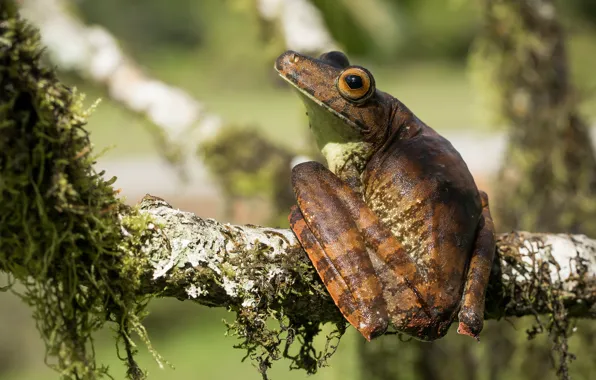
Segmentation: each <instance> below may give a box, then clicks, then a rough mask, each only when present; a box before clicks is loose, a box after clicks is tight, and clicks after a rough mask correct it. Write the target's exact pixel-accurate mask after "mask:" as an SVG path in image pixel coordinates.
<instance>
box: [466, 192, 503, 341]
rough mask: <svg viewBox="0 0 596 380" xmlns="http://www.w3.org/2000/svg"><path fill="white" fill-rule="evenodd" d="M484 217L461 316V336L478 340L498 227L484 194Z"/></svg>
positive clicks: (472, 258) (471, 262) (471, 263)
mask: <svg viewBox="0 0 596 380" xmlns="http://www.w3.org/2000/svg"><path fill="white" fill-rule="evenodd" d="M480 198H481V199H482V217H481V218H480V222H479V225H478V232H477V235H476V242H475V243H474V251H473V252H472V257H471V258H470V266H469V269H468V273H467V276H466V277H467V278H466V285H465V288H464V294H463V298H462V303H461V309H460V311H459V314H458V319H459V327H458V329H457V332H458V333H459V334H464V335H469V336H471V337H474V338H476V339H478V335H479V334H480V331H481V330H482V327H483V322H484V301H485V299H484V297H485V293H486V287H487V286H488V280H489V276H490V271H491V267H492V263H493V259H494V256H495V226H494V224H493V219H492V217H491V215H490V210H489V208H488V196H487V195H486V193H485V192H484V191H480Z"/></svg>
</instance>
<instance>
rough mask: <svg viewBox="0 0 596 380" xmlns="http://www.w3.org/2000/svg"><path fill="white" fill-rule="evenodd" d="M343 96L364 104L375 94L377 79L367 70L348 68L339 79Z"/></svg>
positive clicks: (339, 86) (356, 67) (354, 67)
mask: <svg viewBox="0 0 596 380" xmlns="http://www.w3.org/2000/svg"><path fill="white" fill-rule="evenodd" d="M337 89H338V91H339V93H340V94H341V96H343V97H344V98H346V99H347V100H349V101H351V102H354V103H363V102H365V101H366V100H368V98H370V97H371V95H372V94H373V93H374V92H375V79H374V78H373V76H372V74H371V73H370V72H369V71H368V70H366V69H365V68H362V67H358V66H352V67H348V68H347V69H345V70H344V71H342V73H341V74H340V75H339V78H338V79H337Z"/></svg>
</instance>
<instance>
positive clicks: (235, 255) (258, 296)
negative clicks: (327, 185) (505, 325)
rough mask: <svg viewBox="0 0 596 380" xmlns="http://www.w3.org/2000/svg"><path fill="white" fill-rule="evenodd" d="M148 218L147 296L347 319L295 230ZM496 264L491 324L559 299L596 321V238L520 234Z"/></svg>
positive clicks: (163, 215)
mask: <svg viewBox="0 0 596 380" xmlns="http://www.w3.org/2000/svg"><path fill="white" fill-rule="evenodd" d="M140 213H141V214H146V215H148V216H150V218H151V220H153V221H154V224H152V225H151V226H152V227H151V228H152V229H153V238H152V239H151V241H150V242H149V243H148V245H147V246H146V248H145V252H146V255H147V257H148V259H149V260H148V261H147V264H148V265H147V266H146V268H145V269H143V271H144V272H145V271H146V272H147V273H146V274H145V280H144V281H143V284H144V286H145V288H146V289H147V291H148V292H150V293H157V292H159V293H160V294H161V295H162V296H170V297H176V298H178V299H182V300H189V299H190V300H193V301H195V302H198V303H201V304H204V305H208V306H222V307H233V308H237V309H238V310H240V309H246V310H250V309H251V308H255V307H256V308H262V307H265V308H266V309H268V310H270V311H277V312H280V313H282V314H284V315H286V316H291V317H293V318H298V319H301V320H304V319H308V320H310V321H312V322H316V323H325V322H336V321H337V320H339V319H341V316H340V314H339V312H338V310H337V308H336V307H335V306H334V305H333V303H332V301H331V299H330V298H329V296H328V294H327V292H325V291H324V290H323V287H322V284H321V283H320V280H319V279H318V275H317V274H316V272H315V271H314V269H313V267H312V265H310V263H309V261H308V258H307V256H306V254H305V253H304V251H303V250H302V249H301V247H300V243H299V242H298V240H297V239H296V237H295V236H294V234H293V233H292V231H290V230H286V229H274V228H267V227H257V226H236V225H230V224H222V223H219V222H217V221H215V220H212V219H207V220H204V219H201V218H199V217H197V216H195V215H194V214H192V213H189V212H184V211H180V210H176V209H173V208H172V207H171V206H170V205H169V204H167V203H166V202H165V201H164V200H162V199H160V198H157V197H153V196H149V195H148V196H146V197H145V198H144V199H143V200H142V202H141V203H140ZM165 247H167V248H165ZM497 257H498V259H497V260H495V264H494V267H493V273H492V280H491V285H490V288H489V290H488V293H487V304H486V306H487V311H486V317H487V318H500V317H505V316H522V315H535V314H541V313H546V312H548V311H549V307H550V306H549V305H548V302H547V300H548V299H549V298H550V297H551V293H552V295H556V296H557V297H561V299H562V300H563V302H564V303H565V305H566V306H567V308H568V311H569V316H570V317H573V316H575V317H589V318H595V317H596V240H592V239H589V238H587V237H585V236H584V235H566V234H542V233H529V232H512V233H507V234H501V235H499V237H498V246H497Z"/></svg>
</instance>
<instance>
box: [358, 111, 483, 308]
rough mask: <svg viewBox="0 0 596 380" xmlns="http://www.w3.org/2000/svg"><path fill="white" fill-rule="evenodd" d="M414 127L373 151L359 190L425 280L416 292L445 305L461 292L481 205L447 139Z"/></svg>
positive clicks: (453, 304)
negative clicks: (408, 133)
mask: <svg viewBox="0 0 596 380" xmlns="http://www.w3.org/2000/svg"><path fill="white" fill-rule="evenodd" d="M419 123H421V122H419ZM418 128H419V129H418V131H417V132H416V133H414V134H413V136H410V137H408V138H405V139H397V138H396V139H394V140H393V141H390V142H388V144H386V145H385V146H384V147H383V148H381V149H380V150H379V151H378V152H377V153H375V154H374V155H373V157H372V158H371V160H370V161H369V163H368V165H367V167H366V170H365V172H364V173H363V178H362V179H363V195H364V198H365V201H366V203H367V204H368V205H369V206H370V207H371V209H372V210H374V211H375V213H376V214H377V215H378V216H379V217H380V218H381V221H382V222H383V224H385V225H386V226H387V227H389V228H390V229H391V231H392V232H393V234H394V235H395V236H396V237H397V238H398V239H399V240H400V241H401V243H402V244H403V246H404V248H405V249H406V251H407V252H408V255H409V256H411V257H412V258H413V259H414V261H415V262H416V264H417V268H418V271H419V273H420V274H421V275H422V278H424V280H425V283H424V284H419V290H420V292H421V293H422V294H425V293H426V294H429V295H432V297H433V298H435V299H434V302H432V303H433V304H435V306H438V307H441V305H442V306H444V307H446V308H449V309H450V308H452V307H457V305H458V303H459V299H460V297H461V294H462V291H463V289H462V286H463V283H464V276H465V272H466V266H467V263H468V260H469V257H470V255H471V252H472V246H473V244H474V240H475V235H476V230H477V226H478V221H479V219H480V216H481V212H482V207H481V202H480V197H479V194H478V189H477V187H476V184H475V183H474V179H473V178H472V175H471V174H470V172H469V170H468V167H467V165H466V164H465V162H464V161H463V159H462V158H461V156H460V155H459V153H458V152H457V151H456V150H455V148H454V147H453V146H452V145H451V143H450V142H449V141H447V140H446V139H445V138H443V137H442V136H440V135H439V134H438V133H436V132H435V131H434V130H433V129H431V128H430V127H427V126H426V125H422V126H421V127H420V126H418ZM436 287H440V288H441V289H440V291H438V290H439V289H436ZM437 297H438V298H439V299H437Z"/></svg>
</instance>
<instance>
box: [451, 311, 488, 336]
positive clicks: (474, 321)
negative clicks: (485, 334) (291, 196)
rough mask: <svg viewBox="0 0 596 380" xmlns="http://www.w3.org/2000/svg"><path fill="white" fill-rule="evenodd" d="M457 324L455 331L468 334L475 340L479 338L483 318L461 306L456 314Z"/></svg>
mask: <svg viewBox="0 0 596 380" xmlns="http://www.w3.org/2000/svg"><path fill="white" fill-rule="evenodd" d="M458 319H459V325H458V327H457V333H458V334H462V335H468V336H471V337H472V338H474V339H476V340H480V339H479V338H478V335H480V331H482V327H483V325H484V320H483V318H482V317H481V316H479V315H478V314H477V313H476V312H474V310H471V309H467V308H462V309H461V310H460V312H459V315H458Z"/></svg>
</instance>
